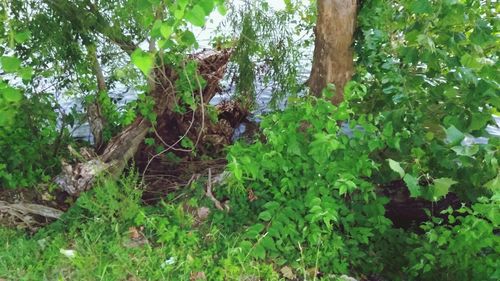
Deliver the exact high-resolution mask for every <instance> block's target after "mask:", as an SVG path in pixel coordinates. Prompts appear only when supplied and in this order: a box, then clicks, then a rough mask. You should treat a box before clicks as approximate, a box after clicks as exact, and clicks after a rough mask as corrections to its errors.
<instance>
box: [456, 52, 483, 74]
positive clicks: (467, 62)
mask: <svg viewBox="0 0 500 281" xmlns="http://www.w3.org/2000/svg"><path fill="white" fill-rule="evenodd" d="M460 63H461V64H462V65H463V66H465V67H469V68H472V69H474V70H480V69H481V67H482V66H483V65H482V64H481V63H480V62H479V61H478V60H477V58H474V57H473V56H471V55H469V54H465V55H463V56H462V57H461V58H460Z"/></svg>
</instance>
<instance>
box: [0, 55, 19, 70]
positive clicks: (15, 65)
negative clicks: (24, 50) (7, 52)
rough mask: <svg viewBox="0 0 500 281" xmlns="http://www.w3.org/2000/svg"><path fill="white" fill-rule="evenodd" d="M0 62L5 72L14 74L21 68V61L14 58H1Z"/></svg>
mask: <svg viewBox="0 0 500 281" xmlns="http://www.w3.org/2000/svg"><path fill="white" fill-rule="evenodd" d="M0 62H1V63H2V68H3V70H5V72H16V71H17V70H18V69H19V67H20V66H21V61H20V60H19V59H18V58H16V57H10V56H3V57H1V58H0Z"/></svg>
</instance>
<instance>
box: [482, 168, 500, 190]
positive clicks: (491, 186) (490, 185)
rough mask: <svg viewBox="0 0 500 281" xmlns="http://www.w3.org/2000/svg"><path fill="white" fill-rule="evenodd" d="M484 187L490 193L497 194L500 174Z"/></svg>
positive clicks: (499, 187)
mask: <svg viewBox="0 0 500 281" xmlns="http://www.w3.org/2000/svg"><path fill="white" fill-rule="evenodd" d="M484 187H486V188H488V189H490V190H491V191H496V192H498V191H499V190H500V173H498V175H497V176H496V177H495V178H494V179H492V180H490V181H488V182H487V183H485V184H484Z"/></svg>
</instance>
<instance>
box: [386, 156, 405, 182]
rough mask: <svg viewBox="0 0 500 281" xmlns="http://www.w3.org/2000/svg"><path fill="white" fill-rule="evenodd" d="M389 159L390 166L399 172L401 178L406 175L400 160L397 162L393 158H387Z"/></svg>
mask: <svg viewBox="0 0 500 281" xmlns="http://www.w3.org/2000/svg"><path fill="white" fill-rule="evenodd" d="M387 161H389V167H391V170H393V171H394V172H396V173H398V174H399V176H400V177H401V178H403V177H404V176H405V171H404V170H403V168H401V165H400V164H399V162H396V161H394V160H392V159H387Z"/></svg>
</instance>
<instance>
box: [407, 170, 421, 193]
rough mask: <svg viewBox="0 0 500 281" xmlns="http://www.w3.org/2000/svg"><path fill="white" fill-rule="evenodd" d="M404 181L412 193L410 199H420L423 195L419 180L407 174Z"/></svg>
mask: <svg viewBox="0 0 500 281" xmlns="http://www.w3.org/2000/svg"><path fill="white" fill-rule="evenodd" d="M403 180H404V182H405V183H406V186H407V187H408V190H409V191H410V197H419V196H421V195H422V187H421V186H420V185H419V184H418V178H416V177H414V176H412V175H410V174H406V175H405V176H404V178H403Z"/></svg>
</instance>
